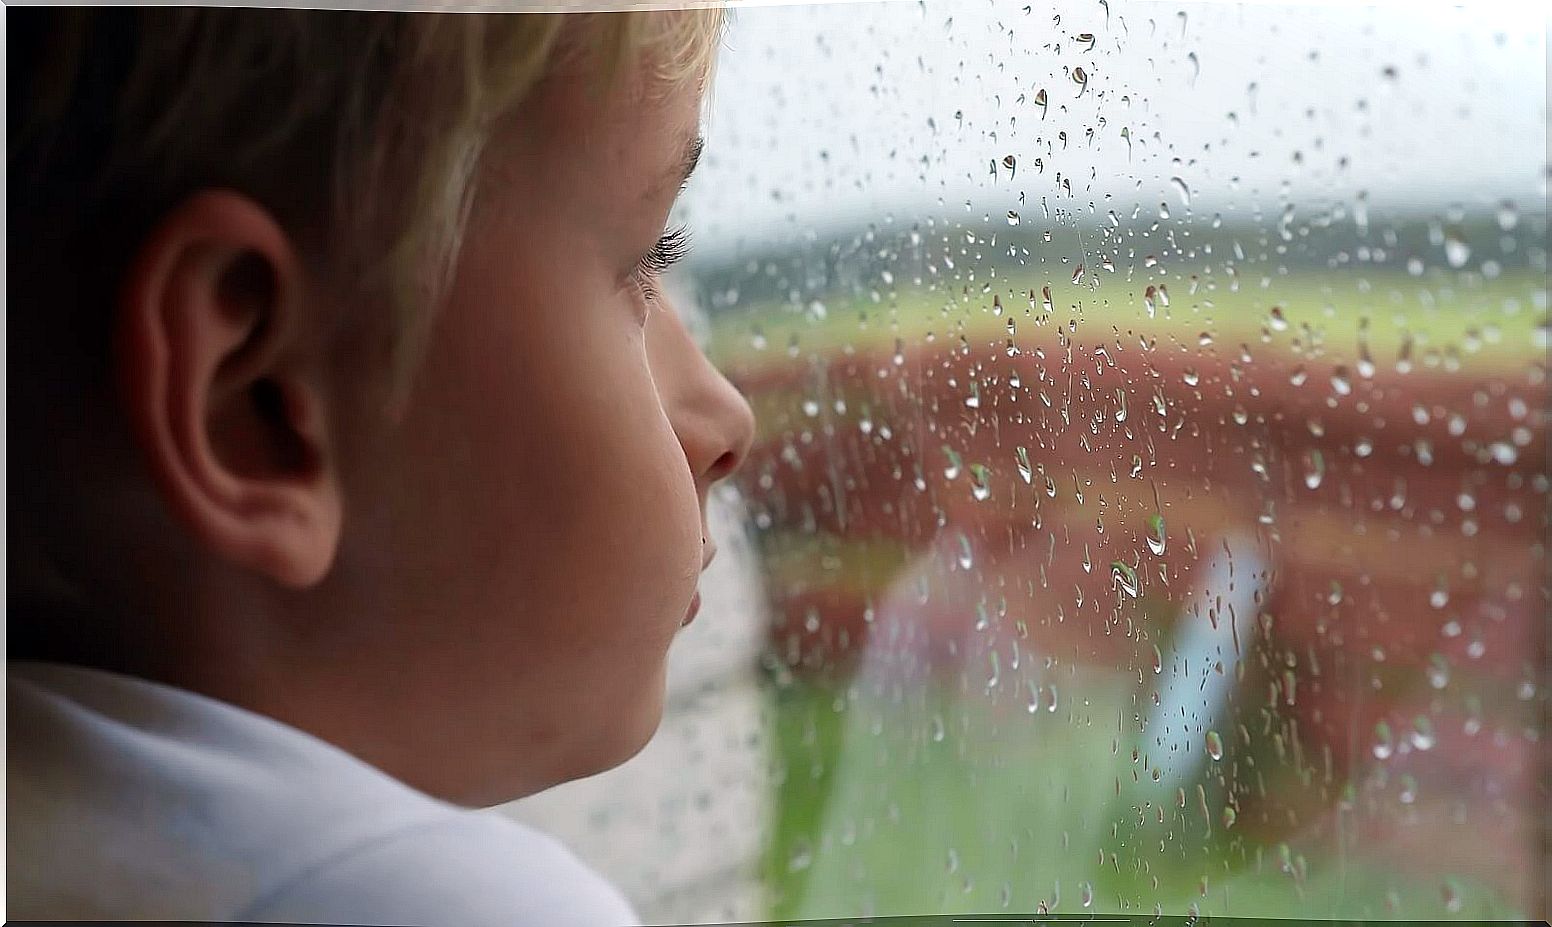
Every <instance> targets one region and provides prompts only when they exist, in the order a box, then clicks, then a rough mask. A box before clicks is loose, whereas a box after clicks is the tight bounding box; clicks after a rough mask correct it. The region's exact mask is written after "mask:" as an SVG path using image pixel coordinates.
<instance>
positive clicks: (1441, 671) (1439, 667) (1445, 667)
mask: <svg viewBox="0 0 1552 927" xmlns="http://www.w3.org/2000/svg"><path fill="white" fill-rule="evenodd" d="M1428 684H1429V685H1430V686H1433V687H1434V688H1435V689H1442V688H1444V687H1445V686H1447V685H1449V684H1450V661H1449V660H1447V659H1446V658H1445V656H1444V654H1442V653H1436V654H1434V655H1433V656H1432V657H1429V659H1428Z"/></svg>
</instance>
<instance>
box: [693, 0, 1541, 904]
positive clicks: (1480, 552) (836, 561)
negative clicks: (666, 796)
mask: <svg viewBox="0 0 1552 927" xmlns="http://www.w3.org/2000/svg"><path fill="white" fill-rule="evenodd" d="M1544 25H1545V24H1544V21H1542V20H1540V19H1537V18H1536V16H1535V15H1534V14H1528V13H1527V12H1526V11H1525V10H1520V9H1516V8H1514V7H1512V6H1509V5H1489V6H1485V7H1474V8H1472V9H1469V10H1457V9H1448V8H1445V7H1443V6H1441V5H1435V4H1423V5H1421V6H1420V7H1419V6H1416V5H1399V4H1395V5H1381V6H1378V7H1373V8H1368V9H1349V8H1347V7H1346V6H1344V5H1340V4H1306V5H1301V6H1295V7H1270V6H1262V5H1244V6H1239V5H1227V4H1212V5H1188V6H1184V7H1176V6H1169V5H1164V4H1152V3H1148V4H1123V3H1118V2H1115V3H1107V2H1105V0H1098V2H1085V3H1072V4H1067V3H1062V4H1057V5H1054V6H1052V5H1045V4H1036V5H1033V6H1031V5H1025V4H1023V3H1021V2H1018V0H1013V2H1006V3H1002V2H999V3H991V4H986V3H953V4H926V3H911V4H902V3H882V4H840V5H830V6H814V7H776V8H767V9H748V10H740V11H738V13H737V15H736V19H735V24H734V26H733V29H732V32H731V35H730V40H729V50H728V51H727V52H726V53H725V55H724V57H723V60H722V63H721V65H720V67H719V74H718V83H717V85H716V89H715V93H714V99H713V102H712V106H711V114H710V119H709V123H708V131H707V134H708V138H709V144H708V147H707V151H706V156H705V158H704V160H703V164H702V167H701V169H700V171H699V172H698V175H697V178H696V180H695V183H694V185H693V186H692V188H691V190H690V192H689V194H688V198H687V201H686V204H685V206H684V210H683V211H684V218H685V219H686V220H687V221H688V222H689V223H690V226H691V228H692V229H693V231H694V235H695V238H696V251H695V257H694V259H693V261H692V263H691V266H690V272H689V276H690V279H689V281H688V282H689V283H690V284H692V285H693V287H694V288H695V290H696V292H697V293H698V294H699V299H698V302H699V304H700V305H701V306H702V307H703V308H704V310H705V312H706V314H707V316H708V323H707V337H708V339H709V343H710V345H711V350H712V356H713V358H714V360H716V361H717V362H718V363H719V364H720V365H721V366H723V368H724V369H725V370H726V371H728V372H729V374H730V375H731V376H732V377H733V378H734V380H735V382H737V383H738V384H739V386H740V387H741V388H742V389H743V390H744V391H745V392H746V393H747V394H748V395H749V397H750V398H751V401H752V402H753V404H754V406H755V408H756V411H757V415H758V417H759V423H760V426H759V427H760V430H759V439H758V441H757V445H756V449H755V451H754V454H753V456H752V458H751V460H750V462H749V463H748V465H747V466H746V468H745V471H744V473H743V476H742V486H741V490H742V502H741V505H742V506H743V507H744V508H746V509H747V511H748V519H749V529H748V530H749V532H750V534H751V536H752V538H753V546H754V549H755V552H756V553H755V556H756V557H757V559H758V563H759V569H760V574H761V576H762V578H763V579H762V582H763V586H764V588H765V590H766V592H767V593H768V595H769V599H770V608H771V618H770V629H769V633H768V635H767V636H766V643H765V645H764V648H763V657H762V658H761V669H760V673H761V678H762V680H763V682H764V685H765V686H766V688H767V690H768V692H769V699H770V706H771V707H770V708H769V711H768V715H769V723H768V726H767V729H766V731H765V736H764V737H763V739H758V738H743V737H740V738H737V740H738V745H737V746H734V747H730V748H729V749H731V750H734V751H738V750H746V749H755V750H764V751H768V753H769V759H770V762H769V768H770V770H771V781H770V783H769V788H770V790H771V794H772V796H773V797H772V799H771V809H772V810H771V812H770V823H769V834H768V838H767V853H766V862H765V865H764V867H763V869H762V870H761V877H762V880H763V891H764V895H763V896H762V897H764V898H766V899H768V912H767V916H770V917H778V918H797V917H840V916H849V915H864V914H880V915H885V914H923V913H936V912H993V913H995V912H1022V913H1037V912H1050V913H1084V912H1096V913H1097V912H1116V913H1137V914H1148V913H1153V912H1161V913H1165V914H1172V915H1173V914H1188V913H1202V914H1229V915H1262V916H1289V915H1298V916H1303V917H1331V918H1338V917H1376V918H1424V919H1447V918H1491V917H1513V916H1523V915H1528V914H1532V913H1534V912H1541V913H1544V912H1545V910H1546V900H1545V894H1544V885H1542V883H1541V878H1540V876H1541V875H1542V874H1543V871H1544V858H1543V853H1544V849H1543V837H1542V830H1541V828H1542V827H1543V826H1544V822H1545V820H1546V807H1545V798H1544V787H1541V786H1538V783H1544V782H1545V778H1544V776H1545V766H1544V762H1545V760H1544V755H1545V752H1544V747H1543V745H1542V743H1541V738H1542V736H1543V734H1544V720H1543V719H1544V717H1545V708H1546V688H1545V683H1544V676H1543V670H1544V654H1545V646H1546V637H1545V635H1546V615H1547V613H1548V600H1547V597H1548V587H1547V583H1546V575H1547V560H1546V543H1545V538H1546V531H1547V498H1548V485H1547V474H1546V456H1545V455H1546V447H1547V431H1546V425H1547V414H1548V410H1547V401H1546V400H1547V385H1546V382H1545V378H1546V370H1547V362H1546V352H1547V343H1548V308H1547V287H1546V269H1547V268H1546V247H1547V219H1546V184H1547V179H1548V168H1547V160H1546V153H1545V139H1546V126H1547V112H1546V84H1545V62H1546V57H1545V55H1546V34H1545V30H1544ZM719 620H722V618H721V616H720V615H718V614H717V613H716V612H715V611H714V610H709V611H708V614H707V615H706V617H705V618H704V619H703V621H704V622H706V623H707V624H714V623H715V622H717V621H719ZM740 691H741V690H740ZM751 744H754V745H755V746H754V747H752V748H751V747H750V745H751ZM708 788H714V787H710V786H709V787H708ZM1538 789H1540V791H1539V792H1538ZM729 807H730V808H745V809H747V807H748V806H747V805H746V804H740V803H737V802H734V803H732V804H730V805H729ZM732 813H741V812H732ZM662 910H669V909H667V908H664V909H662ZM673 910H674V911H675V913H676V915H677V916H681V917H689V916H692V915H691V914H688V913H686V912H685V910H684V909H673ZM720 910H721V909H708V910H707V911H706V912H705V916H708V917H713V918H714V917H718V916H720V915H719V911H720ZM727 910H733V908H728V909H727ZM738 913H739V914H740V915H741V916H745V917H747V916H748V913H747V910H746V909H739V912H738Z"/></svg>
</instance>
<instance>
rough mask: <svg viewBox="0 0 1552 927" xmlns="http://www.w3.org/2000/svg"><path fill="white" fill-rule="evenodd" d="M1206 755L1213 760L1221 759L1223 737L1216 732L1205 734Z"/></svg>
mask: <svg viewBox="0 0 1552 927" xmlns="http://www.w3.org/2000/svg"><path fill="white" fill-rule="evenodd" d="M1207 755H1208V756H1210V757H1212V758H1213V759H1214V760H1221V759H1223V737H1221V736H1220V735H1219V734H1218V732H1217V731H1208V732H1207Z"/></svg>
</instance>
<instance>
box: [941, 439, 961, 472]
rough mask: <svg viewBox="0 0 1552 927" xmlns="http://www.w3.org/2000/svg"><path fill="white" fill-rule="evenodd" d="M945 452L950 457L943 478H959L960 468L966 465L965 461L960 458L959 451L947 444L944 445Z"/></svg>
mask: <svg viewBox="0 0 1552 927" xmlns="http://www.w3.org/2000/svg"><path fill="white" fill-rule="evenodd" d="M943 454H944V456H946V457H947V458H948V466H946V467H944V468H943V478H944V479H945V480H955V479H958V478H959V471H960V468H961V467H963V466H964V464H963V462H962V461H961V460H960V459H959V454H958V452H956V451H955V450H954V449H953V448H951V447H949V446H948V445H947V444H945V445H943Z"/></svg>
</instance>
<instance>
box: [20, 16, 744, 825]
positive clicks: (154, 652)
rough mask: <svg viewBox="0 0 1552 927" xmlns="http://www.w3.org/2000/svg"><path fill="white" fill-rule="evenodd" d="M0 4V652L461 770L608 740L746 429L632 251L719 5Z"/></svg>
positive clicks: (651, 242)
mask: <svg viewBox="0 0 1552 927" xmlns="http://www.w3.org/2000/svg"><path fill="white" fill-rule="evenodd" d="M8 20H9V25H10V41H9V42H8V45H9V48H10V49H11V57H10V63H9V65H8V68H9V79H10V86H11V94H12V96H11V105H10V112H11V114H12V115H11V125H10V126H9V127H8V128H9V130H10V139H11V141H10V146H11V147H10V151H9V152H8V157H9V165H8V166H9V171H10V177H11V182H10V187H9V195H10V200H11V211H10V212H11V214H10V222H9V227H10V236H9V240H8V248H9V251H10V253H9V272H10V284H9V302H10V321H9V324H10V326H11V331H10V333H11V339H12V341H11V343H12V344H13V345H14V346H16V348H18V349H19V350H13V351H12V353H11V358H10V365H11V374H10V395H11V400H10V403H9V409H8V414H9V416H10V422H11V425H10V427H9V431H10V435H11V437H12V439H13V440H12V444H11V446H12V448H13V450H12V452H11V460H12V462H13V463H15V464H19V465H20V466H17V467H13V468H12V477H11V494H10V511H11V516H10V525H9V526H8V533H9V536H10V540H11V543H10V545H9V547H10V550H11V551H12V554H11V555H10V558H9V565H8V566H9V570H10V577H11V578H10V588H11V597H10V602H9V605H10V616H11V617H10V624H11V640H10V647H11V653H12V656H13V658H15V657H36V658H52V659H63V660H70V661H75V662H83V663H89V664H94V665H99V666H103V667H106V668H110V669H118V670H122V671H127V672H132V673H136V674H140V675H145V676H149V677H151V678H155V679H160V680H164V681H168V682H171V683H174V684H178V685H183V686H186V687H189V688H193V689H196V690H198V691H203V692H206V693H209V694H212V695H215V696H217V697H221V698H225V699H227V700H229V701H233V702H235V703H237V704H240V705H244V706H246V707H250V708H253V709H255V710H258V711H262V712H265V713H268V714H271V715H274V716H276V717H278V718H280V719H282V720H285V721H288V722H291V723H293V724H296V725H297V726H299V727H302V728H304V729H306V730H310V731H312V732H314V733H316V734H318V735H319V736H322V737H324V738H325V739H328V740H330V741H333V742H335V743H337V744H339V745H340V746H342V747H344V748H346V749H348V750H350V751H352V752H354V753H356V754H358V755H360V756H362V757H363V758H364V759H366V760H368V761H369V762H372V763H374V764H376V765H378V766H380V767H382V768H383V769H385V770H387V771H388V772H390V773H392V774H394V775H397V776H399V777H400V778H402V779H404V780H406V781H408V782H410V783H411V784H412V785H416V786H419V787H421V788H423V789H426V790H427V791H430V792H433V793H435V794H439V795H442V796H444V797H447V798H449V799H452V800H455V801H460V802H466V803H471V804H479V803H490V802H495V801H499V800H503V799H506V798H511V797H516V796H517V795H521V794H526V793H528V792H532V791H536V790H538V789H540V788H543V787H545V786H547V785H550V784H553V783H555V782H558V781H561V780H564V779H567V778H573V777H576V776H580V775H585V774H588V773H590V772H594V771H597V770H599V769H602V768H605V767H607V766H609V765H612V764H614V763H617V762H619V761H621V760H623V759H624V758H626V757H627V756H629V755H630V754H631V753H633V752H634V751H635V750H636V749H639V747H640V746H641V745H642V744H643V743H644V742H645V741H646V739H647V737H648V736H650V734H651V732H652V731H653V730H654V729H655V726H656V723H657V720H658V717H659V714H660V710H661V695H662V682H663V680H662V676H663V670H664V658H665V655H666V650H667V647H668V644H669V642H670V641H671V640H672V638H673V635H674V632H675V631H676V630H677V629H678V628H679V627H680V625H681V622H682V621H683V620H684V619H685V618H686V615H687V610H688V609H689V608H690V603H691V601H692V597H693V596H694V589H695V583H696V578H697V575H698V574H699V572H700V570H701V568H702V567H703V565H704V562H705V561H706V560H707V559H709V556H710V551H711V547H710V545H709V543H708V542H707V541H706V540H705V538H704V534H705V529H704V524H705V522H704V517H703V511H704V507H705V504H706V498H707V492H708V489H709V487H710V486H711V485H712V484H713V483H714V482H715V481H716V480H718V479H720V478H722V477H724V476H726V475H727V473H728V472H729V471H730V470H731V469H732V468H733V467H735V466H736V465H737V464H738V462H739V461H740V459H741V458H742V456H743V454H744V453H745V451H746V450H747V446H748V443H749V441H750V440H751V434H752V422H751V419H750V413H749V410H748V407H747V405H746V404H745V403H744V402H743V400H742V399H741V398H740V397H739V396H738V395H737V393H736V392H735V391H734V390H733V389H732V387H731V386H729V385H728V384H727V382H726V381H725V380H723V379H722V378H721V377H720V376H719V375H718V374H717V373H716V372H715V371H714V370H713V369H712V368H711V367H710V366H709V365H708V364H707V362H706V360H705V358H704V357H703V356H701V354H700V352H699V351H698V349H696V348H695V346H694V345H693V343H692V342H691V341H690V340H689V338H688V337H687V335H686V333H685V331H684V329H683V327H682V325H681V324H680V322H679V320H678V319H677V317H676V316H675V315H674V313H673V311H672V309H671V308H670V307H668V306H667V305H665V304H664V303H663V301H662V297H661V296H660V295H659V294H658V293H657V292H656V290H657V288H656V287H655V286H654V285H653V282H654V280H653V278H654V276H655V274H656V272H657V271H658V270H660V269H661V267H662V266H663V265H664V263H665V262H666V261H668V260H671V259H672V257H673V256H674V254H673V252H674V251H675V250H677V249H678V247H679V242H678V240H677V239H676V238H674V237H673V236H667V237H664V236H663V230H664V225H665V222H666V220H667V216H668V211H669V208H670V206H671V204H672V203H673V200H674V198H675V196H676V194H677V193H678V191H679V189H680V187H681V186H682V184H683V181H684V179H685V178H686V176H687V172H688V170H689V169H690V168H691V167H693V163H694V159H695V157H696V155H697V154H698V153H699V116H700V103H701V95H702V92H703V89H704V87H705V82H706V78H707V76H708V72H709V68H710V64H711V58H712V54H713V51H714V48H715V45H716V42H717V40H718V37H719V35H720V28H721V26H720V17H719V15H718V14H717V13H715V12H709V11H701V12H689V11H686V12H672V13H654V14H618V15H590V16H574V17H564V18H563V17H550V16H529V15H506V16H467V15H446V16H441V15H425V14H379V13H371V14H356V13H335V12H315V11H308V12H300V11H252V10H248V11H244V10H223V9H203V10H169V9H163V10H139V11H109V10H99V11H93V12H83V11H73V12H67V11H39V10H29V11H13V12H12V14H11V15H10V16H8Z"/></svg>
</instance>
